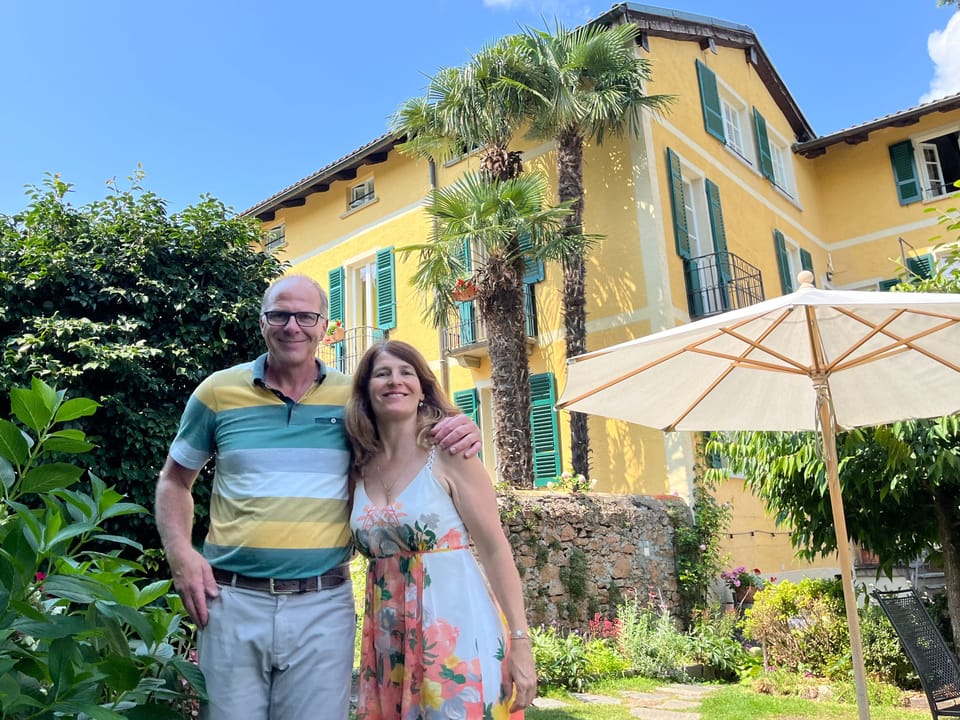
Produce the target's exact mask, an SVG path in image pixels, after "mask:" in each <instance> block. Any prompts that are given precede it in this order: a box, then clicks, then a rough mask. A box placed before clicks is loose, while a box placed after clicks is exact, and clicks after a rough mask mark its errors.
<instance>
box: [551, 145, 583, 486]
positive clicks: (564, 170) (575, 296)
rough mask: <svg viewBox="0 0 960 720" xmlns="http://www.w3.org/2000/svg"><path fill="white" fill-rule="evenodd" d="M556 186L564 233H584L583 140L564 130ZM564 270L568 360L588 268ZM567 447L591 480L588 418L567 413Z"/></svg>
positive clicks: (578, 347)
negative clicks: (564, 207)
mask: <svg viewBox="0 0 960 720" xmlns="http://www.w3.org/2000/svg"><path fill="white" fill-rule="evenodd" d="M557 185H558V189H559V196H560V202H565V201H569V200H573V201H574V202H573V206H572V210H573V212H572V213H571V214H570V215H569V216H567V218H566V219H565V222H564V224H565V225H566V232H568V233H578V234H579V233H581V232H582V231H583V137H582V136H581V135H580V134H579V133H577V132H575V131H573V130H567V131H564V132H562V133H560V135H559V136H558V137H557ZM562 266H563V328H564V334H565V338H566V346H567V359H569V358H572V357H575V356H577V355H581V354H583V353H584V352H586V350H587V290H586V276H587V268H586V264H585V263H584V258H583V252H582V251H577V252H571V253H567V254H566V255H565V256H564V258H563V261H562ZM570 445H571V454H572V458H571V461H572V465H573V472H574V474H575V475H583V476H584V477H590V434H589V430H588V427H587V416H586V415H585V414H583V413H578V412H572V413H570Z"/></svg>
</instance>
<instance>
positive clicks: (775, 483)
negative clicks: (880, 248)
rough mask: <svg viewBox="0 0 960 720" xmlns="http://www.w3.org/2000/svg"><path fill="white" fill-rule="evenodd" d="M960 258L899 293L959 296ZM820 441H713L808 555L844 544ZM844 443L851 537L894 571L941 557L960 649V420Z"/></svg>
mask: <svg viewBox="0 0 960 720" xmlns="http://www.w3.org/2000/svg"><path fill="white" fill-rule="evenodd" d="M940 222H941V224H943V225H944V227H945V228H946V230H948V231H955V230H960V213H958V211H957V210H956V209H951V210H948V211H947V212H944V213H942V214H941V215H940ZM935 239H938V238H935ZM958 263H960V249H954V250H953V252H952V253H951V254H950V255H949V256H948V258H947V262H946V263H944V264H943V265H942V266H941V268H940V269H939V270H938V271H937V272H936V273H935V274H934V275H933V277H931V278H930V279H927V280H920V279H918V278H916V277H914V276H911V275H909V273H907V274H906V276H905V282H904V283H902V284H901V285H900V286H898V288H897V289H898V290H900V291H907V292H909V291H939V292H960V277H958V275H957V273H956V272H954V271H951V270H950V269H949V268H951V267H957V266H958ZM904 272H905V273H906V269H904ZM928 391H930V392H936V390H935V389H929V390H928ZM818 442H819V436H818V435H816V434H814V433H767V432H740V433H732V434H730V435H727V436H722V435H719V434H716V435H714V436H713V439H712V440H711V442H710V443H708V446H707V450H708V452H713V453H719V454H722V455H723V456H724V457H726V458H727V459H728V468H727V470H728V471H729V472H734V473H740V474H743V475H744V476H745V477H746V479H747V484H748V487H749V488H750V489H751V490H752V491H753V492H754V493H755V494H756V495H757V496H758V497H759V498H761V500H763V502H764V503H765V505H766V507H767V509H768V511H770V512H771V513H773V515H774V516H775V518H776V520H777V522H778V523H779V524H781V525H784V526H787V527H791V528H793V534H792V535H791V542H792V543H793V546H794V547H795V548H796V550H797V554H798V555H799V556H800V557H804V558H807V559H813V558H815V557H818V556H824V557H825V556H828V555H830V554H832V553H834V552H836V550H837V546H836V536H835V535H834V528H833V521H832V515H831V509H830V500H829V495H828V492H827V482H826V478H825V471H824V462H823V458H822V455H821V453H820V452H819V450H818V446H817V443H818ZM837 443H838V455H839V458H840V467H839V473H840V486H841V489H842V492H843V497H844V510H845V513H846V523H847V530H848V533H849V536H850V538H851V539H852V540H854V541H855V542H856V543H857V544H859V545H860V546H861V547H864V548H866V549H868V550H871V551H873V552H874V553H876V554H877V555H878V557H879V558H880V564H881V571H883V572H886V573H888V574H889V573H890V572H891V570H892V568H893V566H894V565H897V564H904V563H908V562H910V561H912V560H914V559H916V558H917V557H918V556H921V555H922V554H924V553H927V554H938V555H939V556H940V559H941V561H942V564H943V568H944V575H945V580H946V596H947V607H948V610H949V614H950V618H951V620H952V625H953V639H954V643H955V645H956V646H957V647H960V507H958V505H957V502H956V498H957V495H958V494H960V416H956V415H954V416H947V417H941V418H933V419H930V420H911V421H906V422H898V423H892V424H890V425H883V426H878V427H871V428H858V429H855V430H851V431H848V432H844V433H840V434H838V438H837Z"/></svg>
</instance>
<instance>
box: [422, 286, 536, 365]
mask: <svg viewBox="0 0 960 720" xmlns="http://www.w3.org/2000/svg"><path fill="white" fill-rule="evenodd" d="M523 300H524V321H525V325H526V332H527V351H528V352H530V351H532V350H533V348H534V347H536V344H537V311H536V298H535V296H534V288H533V286H532V285H527V286H526V290H525V292H524V298H523ZM489 337H490V335H489V333H488V331H487V323H486V322H485V321H484V319H483V317H481V315H480V311H479V310H478V309H477V306H476V303H475V302H474V301H471V302H464V303H458V304H457V310H456V312H455V314H454V316H453V319H452V320H451V322H450V324H448V325H447V326H446V327H445V328H442V329H441V330H440V349H441V351H442V352H443V354H444V356H446V357H452V358H454V359H455V360H456V361H457V363H458V364H459V365H460V366H461V367H471V368H478V367H480V361H481V359H482V358H483V357H484V356H486V355H487V354H488V350H487V345H488V341H489Z"/></svg>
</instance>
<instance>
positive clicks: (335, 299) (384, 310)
mask: <svg viewBox="0 0 960 720" xmlns="http://www.w3.org/2000/svg"><path fill="white" fill-rule="evenodd" d="M328 280H329V283H330V293H329V294H330V312H329V315H330V320H331V322H332V321H334V320H340V321H341V322H342V323H343V325H344V327H345V328H346V337H345V338H344V339H343V340H342V341H340V342H338V343H336V352H337V361H338V363H339V367H340V369H341V370H344V371H345V372H348V371H351V370H352V369H353V368H354V367H355V366H356V362H357V360H358V359H359V357H360V356H361V355H362V354H363V353H364V352H365V351H366V350H367V348H368V347H370V346H371V345H372V344H373V343H375V342H376V341H378V340H382V339H384V338H385V337H386V335H387V331H388V330H391V329H393V328H395V327H396V326H397V304H396V280H395V271H394V256H393V248H385V249H383V250H378V251H377V253H376V254H375V255H373V256H369V257H367V258H363V259H361V260H358V261H356V262H353V263H350V264H347V265H344V266H343V267H338V268H334V269H333V270H331V271H330V272H329V274H328Z"/></svg>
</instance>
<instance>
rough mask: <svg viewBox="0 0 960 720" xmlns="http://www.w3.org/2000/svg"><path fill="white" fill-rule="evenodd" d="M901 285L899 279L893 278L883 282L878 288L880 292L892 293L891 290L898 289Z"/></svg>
mask: <svg viewBox="0 0 960 720" xmlns="http://www.w3.org/2000/svg"><path fill="white" fill-rule="evenodd" d="M899 284H900V279H899V278H891V279H890V280H881V281H880V282H878V283H877V287H878V288H879V290H880V292H890V288H893V287H896V286H897V285H899Z"/></svg>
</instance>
